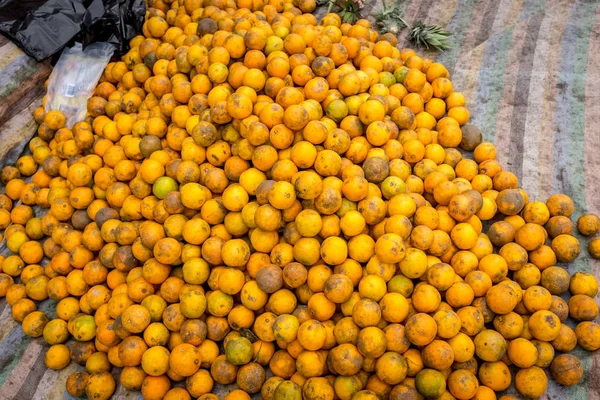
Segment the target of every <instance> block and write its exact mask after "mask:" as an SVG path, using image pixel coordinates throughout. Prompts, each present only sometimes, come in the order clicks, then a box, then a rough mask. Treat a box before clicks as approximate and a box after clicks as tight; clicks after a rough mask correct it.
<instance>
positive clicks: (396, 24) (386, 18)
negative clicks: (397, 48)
mask: <svg viewBox="0 0 600 400" xmlns="http://www.w3.org/2000/svg"><path fill="white" fill-rule="evenodd" d="M400 3H401V1H396V2H394V3H392V4H388V3H386V1H385V0H384V1H383V7H382V8H381V10H380V11H378V12H375V13H373V17H374V18H375V24H376V25H377V28H379V30H380V31H381V33H388V32H389V33H392V34H394V35H397V34H398V33H400V31H401V30H403V29H404V28H409V29H410V34H409V38H410V40H412V41H413V42H414V43H415V44H416V45H417V46H419V47H423V48H425V49H428V50H429V49H432V50H437V51H444V50H448V49H449V48H450V47H451V46H450V43H448V37H449V36H451V35H452V34H451V33H450V32H446V31H444V30H443V29H442V28H441V27H439V26H437V25H425V24H424V23H423V22H420V21H419V22H416V23H415V24H413V25H409V24H408V23H407V22H406V21H405V20H404V19H403V18H402V10H401V8H400Z"/></svg>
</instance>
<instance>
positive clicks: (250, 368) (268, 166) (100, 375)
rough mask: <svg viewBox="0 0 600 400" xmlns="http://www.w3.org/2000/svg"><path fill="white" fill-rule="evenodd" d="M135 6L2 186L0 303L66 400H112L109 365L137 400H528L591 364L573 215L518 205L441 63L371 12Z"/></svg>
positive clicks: (592, 225) (174, 0)
mask: <svg viewBox="0 0 600 400" xmlns="http://www.w3.org/2000/svg"><path fill="white" fill-rule="evenodd" d="M148 5H149V8H148V11H147V15H146V22H145V23H144V26H143V36H137V37H135V38H134V39H132V40H131V50H129V52H128V53H127V54H125V55H124V56H123V57H122V58H121V61H118V62H112V63H110V64H108V66H107V67H106V69H105V71H104V74H103V76H102V78H101V81H100V83H99V84H98V86H97V87H96V89H95V93H94V96H93V97H91V98H90V99H89V101H88V104H87V108H88V114H89V115H88V117H87V118H86V119H85V120H84V121H81V122H78V123H76V124H75V125H74V126H73V127H71V128H68V127H66V119H65V116H64V115H62V114H61V113H60V112H59V111H50V112H48V113H46V112H44V109H43V108H41V107H40V108H39V109H38V110H36V112H35V119H36V121H37V122H38V123H39V124H40V125H39V129H38V136H37V137H35V138H34V139H32V140H31V142H30V143H29V150H30V154H29V155H25V156H23V157H21V158H19V160H18V161H17V163H16V165H15V166H7V167H5V168H4V169H3V170H2V173H1V176H0V178H1V180H2V182H3V183H5V185H6V187H5V194H0V228H1V229H4V236H5V239H6V244H7V246H8V248H9V249H10V251H11V252H12V253H13V255H10V256H7V257H6V258H4V257H3V258H2V259H1V271H2V273H1V274H0V295H1V296H2V297H5V298H6V301H7V302H8V304H9V305H10V306H11V307H12V315H13V317H14V319H15V320H17V321H19V322H20V323H22V327H23V331H24V332H25V334H27V335H30V336H32V337H40V336H43V338H44V339H45V340H46V342H47V343H48V344H49V345H50V347H49V349H48V351H47V353H46V357H45V362H46V365H47V366H48V368H52V369H57V370H60V369H62V368H64V367H66V366H67V365H68V364H69V363H70V362H71V361H74V362H76V363H78V364H80V365H83V366H85V371H80V372H75V373H74V374H72V375H71V376H70V377H69V378H68V380H67V384H66V385H67V390H68V392H69V393H70V394H72V395H74V396H84V395H87V396H88V397H89V398H90V399H94V400H102V399H108V398H109V397H110V396H111V395H112V394H113V393H114V391H115V388H116V385H117V382H115V380H114V379H113V375H112V374H111V370H112V369H113V368H120V375H119V376H120V378H119V381H120V385H122V386H123V387H125V388H126V389H128V390H134V391H135V390H141V392H142V395H143V396H144V398H145V399H148V400H150V399H163V398H164V399H167V400H174V399H181V400H185V399H190V398H198V399H203V400H212V399H218V398H219V397H218V396H217V395H215V394H214V388H215V385H216V384H221V385H227V384H232V383H235V384H237V387H238V388H239V389H235V390H233V391H231V392H230V393H229V394H227V395H226V396H225V399H227V400H234V399H248V398H250V395H253V394H260V396H261V397H262V398H263V399H266V400H270V399H275V400H283V399H285V400H287V399H294V400H295V399H298V400H300V399H306V400H316V399H323V400H327V399H341V400H365V399H369V400H370V399H373V400H375V399H388V398H389V399H392V400H398V399H422V398H427V399H434V398H439V399H477V400H488V399H496V397H497V395H496V393H497V392H502V391H504V390H505V389H507V388H508V387H509V386H510V385H511V382H514V384H515V386H516V390H517V391H518V392H519V393H520V394H521V395H522V396H524V397H527V398H536V397H538V396H541V395H542V394H543V393H544V392H545V390H546V388H547V383H548V378H547V374H548V373H549V374H551V375H552V376H553V377H554V379H555V380H556V381H557V382H558V383H560V384H562V385H574V384H577V383H578V382H579V381H580V380H581V379H582V376H583V368H582V365H581V363H580V361H579V360H578V359H577V358H576V357H574V356H572V355H570V354H569V352H570V351H571V350H573V349H574V348H575V347H576V346H577V345H579V346H580V347H582V348H584V349H586V350H589V351H594V350H597V349H598V348H600V325H598V324H596V323H595V322H593V320H594V319H595V318H596V317H597V316H598V306H597V304H596V302H595V300H594V297H595V296H596V294H597V292H598V282H597V280H596V278H595V277H594V276H593V275H591V274H589V273H585V272H579V273H576V274H574V275H572V276H570V274H569V272H568V271H567V269H566V264H567V263H570V262H572V261H574V260H575V259H576V258H577V256H578V255H579V253H580V243H579V241H578V239H577V238H576V237H574V236H573V235H572V233H573V229H574V225H573V223H572V221H571V219H570V217H571V216H572V215H573V212H574V205H573V202H572V201H571V199H570V198H569V197H567V196H566V195H562V194H558V195H554V196H552V197H550V198H549V199H548V200H547V201H546V202H545V203H544V202H539V201H530V200H529V198H528V196H527V193H526V192H525V191H524V190H522V189H520V188H519V182H518V180H517V177H516V176H515V175H514V174H512V173H511V172H508V171H504V170H503V169H502V167H501V165H500V164H499V163H498V161H497V160H496V149H495V148H494V146H493V144H491V143H487V142H482V137H481V133H480V132H479V130H478V129H477V128H476V127H474V126H472V125H470V124H468V120H469V112H468V110H467V108H465V98H464V96H463V95H462V94H461V93H459V92H456V91H454V88H453V86H452V82H451V81H450V79H449V74H448V71H447V70H446V68H445V67H444V66H443V65H441V64H439V63H435V62H432V61H431V60H429V59H426V58H421V57H419V56H417V55H416V53H415V52H414V51H413V50H409V49H405V50H398V49H397V48H396V45H397V42H396V38H395V37H394V36H392V35H390V34H385V35H382V36H379V35H378V34H377V32H375V31H374V30H373V29H372V28H371V26H370V24H369V22H368V21H366V20H359V21H358V22H357V23H356V24H355V25H350V24H346V23H341V21H340V18H339V16H338V15H336V14H327V15H326V16H325V17H324V18H323V19H322V21H320V23H317V20H316V18H315V17H314V15H313V14H311V13H312V12H313V11H314V9H315V2H314V0H294V2H292V1H291V0H268V2H267V1H265V0H235V1H234V0H183V1H178V0H171V1H168V0H152V1H149V4H148ZM458 147H460V148H461V149H463V150H464V151H463V152H461V151H459V150H458V149H457V148H458ZM471 152H472V153H471ZM34 206H39V207H41V208H42V209H43V208H45V209H47V210H46V212H44V213H39V214H38V215H36V212H34ZM37 209H38V208H36V210H37ZM577 227H578V229H579V231H580V232H581V233H583V234H585V235H594V234H596V233H597V232H598V230H599V229H600V219H598V217H597V216H595V215H591V214H589V215H585V216H583V217H581V218H580V219H579V221H578V222H577ZM484 228H485V229H484ZM589 251H590V253H591V254H592V255H594V256H600V240H599V239H595V240H593V241H592V242H590V247H589ZM557 263H565V264H562V265H563V266H557ZM569 292H570V294H571V297H570V298H568V297H565V296H564V295H565V294H567V293H569ZM561 296H562V297H561ZM563 297H564V298H568V301H567V300H564V299H563ZM46 299H51V300H53V301H55V302H56V303H57V305H56V313H55V314H56V315H46V314H45V313H44V312H40V311H36V310H37V302H40V301H43V300H46ZM51 318H52V319H51ZM569 318H570V319H571V320H572V321H575V324H576V327H575V328H574V329H572V328H571V327H570V326H569V324H570V323H569V324H567V320H568V319H569ZM571 326H574V325H572V324H571ZM510 366H512V367H511V368H509V367H510ZM546 368H547V369H548V372H546V370H545V369H546ZM267 377H268V378H267ZM514 398H515V396H512V395H504V396H502V399H505V400H508V399H514Z"/></svg>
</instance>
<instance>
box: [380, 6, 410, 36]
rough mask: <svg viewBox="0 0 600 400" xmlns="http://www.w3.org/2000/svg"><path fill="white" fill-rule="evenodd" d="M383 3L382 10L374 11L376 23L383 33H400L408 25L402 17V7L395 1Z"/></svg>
mask: <svg viewBox="0 0 600 400" xmlns="http://www.w3.org/2000/svg"><path fill="white" fill-rule="evenodd" d="M382 3H383V7H382V9H381V11H378V12H375V13H373V18H375V24H376V25H377V27H378V28H379V30H380V31H381V33H388V32H390V33H393V34H398V33H400V31H401V30H402V29H404V28H406V27H407V26H408V24H407V23H406V21H404V20H403V19H402V10H401V9H400V4H399V3H395V4H392V5H389V4H387V3H386V2H385V1H383V2H382Z"/></svg>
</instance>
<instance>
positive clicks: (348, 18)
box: [318, 0, 364, 24]
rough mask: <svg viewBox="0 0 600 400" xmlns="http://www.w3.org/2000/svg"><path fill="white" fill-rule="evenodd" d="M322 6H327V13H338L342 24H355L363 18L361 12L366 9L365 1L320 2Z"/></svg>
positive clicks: (323, 0)
mask: <svg viewBox="0 0 600 400" xmlns="http://www.w3.org/2000/svg"><path fill="white" fill-rule="evenodd" d="M318 1H319V2H320V4H322V5H325V4H328V6H327V12H328V13H330V12H333V11H336V12H337V14H339V16H340V18H341V19H342V22H344V23H349V24H353V23H355V22H356V21H357V20H359V19H360V18H362V16H361V13H360V10H361V9H362V8H363V7H364V3H363V0H329V1H327V0H318Z"/></svg>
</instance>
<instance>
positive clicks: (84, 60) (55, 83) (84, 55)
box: [45, 43, 115, 128]
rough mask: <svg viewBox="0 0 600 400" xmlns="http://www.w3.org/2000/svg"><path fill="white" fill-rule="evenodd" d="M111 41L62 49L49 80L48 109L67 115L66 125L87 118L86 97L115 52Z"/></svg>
mask: <svg viewBox="0 0 600 400" xmlns="http://www.w3.org/2000/svg"><path fill="white" fill-rule="evenodd" d="M114 49H115V48H114V46H113V45H112V44H110V43H92V44H90V45H89V46H87V47H86V48H85V50H83V49H82V46H81V44H80V43H77V44H75V45H74V46H73V47H71V48H67V49H65V50H64V51H63V53H62V54H61V56H60V58H59V59H58V62H57V63H56V65H55V66H54V69H53V70H52V73H51V74H50V79H49V80H48V94H47V95H46V104H45V110H46V112H48V111H52V110H58V111H60V112H62V113H63V114H64V116H65V117H66V118H67V127H69V128H72V127H73V125H74V124H75V123H76V122H79V121H82V120H83V119H84V118H85V114H86V110H87V100H88V99H89V98H90V97H92V94H93V93H94V88H95V87H96V85H97V84H98V80H100V77H101V76H102V71H104V68H105V67H106V65H107V64H108V62H109V61H110V58H111V56H112V54H113V52H114Z"/></svg>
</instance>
